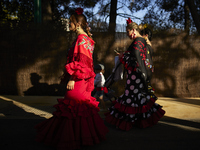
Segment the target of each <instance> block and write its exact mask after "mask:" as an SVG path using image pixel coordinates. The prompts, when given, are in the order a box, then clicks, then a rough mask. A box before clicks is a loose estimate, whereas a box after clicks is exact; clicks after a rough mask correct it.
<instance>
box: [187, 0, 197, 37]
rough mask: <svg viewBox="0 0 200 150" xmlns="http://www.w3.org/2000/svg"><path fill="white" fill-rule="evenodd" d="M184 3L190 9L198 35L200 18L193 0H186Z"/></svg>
mask: <svg viewBox="0 0 200 150" xmlns="http://www.w3.org/2000/svg"><path fill="white" fill-rule="evenodd" d="M186 1H187V3H188V6H189V8H190V12H191V15H192V18H193V20H194V24H195V26H196V28H197V32H198V34H199V35H200V19H199V18H200V16H199V14H198V12H197V8H196V6H195V4H194V0H186Z"/></svg>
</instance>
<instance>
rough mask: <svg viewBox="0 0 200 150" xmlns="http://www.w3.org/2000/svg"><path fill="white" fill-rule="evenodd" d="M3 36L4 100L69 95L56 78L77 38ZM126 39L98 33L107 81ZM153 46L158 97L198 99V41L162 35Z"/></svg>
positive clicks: (35, 33) (41, 32)
mask: <svg viewBox="0 0 200 150" xmlns="http://www.w3.org/2000/svg"><path fill="white" fill-rule="evenodd" d="M0 34H1V36H0V46H1V51H0V67H1V72H0V94H4V95H20V94H21V93H22V94H23V93H24V94H25V95H41V94H42V95H52V94H53V95H57V94H58V93H59V92H60V91H62V90H65V89H66V88H65V87H64V88H63V89H61V87H60V86H61V85H59V84H58V83H59V78H58V77H59V76H61V75H62V70H63V68H64V64H65V63H66V54H67V49H68V48H69V47H70V46H71V44H72V41H73V40H74V39H75V38H74V35H73V34H71V33H67V32H65V31H61V30H59V31H57V30H55V29H53V28H45V29H44V28H41V29H34V28H33V29H32V30H27V31H26V30H12V31H11V30H0ZM116 34H118V33H116ZM124 35H125V34H124V33H122V34H121V33H119V35H118V37H117V36H113V35H109V34H108V33H94V36H93V39H94V41H95V42H96V45H95V50H94V64H98V63H102V64H104V65H105V77H106V78H107V77H108V76H109V75H110V74H111V73H112V69H113V67H114V57H115V56H116V54H115V52H114V51H113V50H114V49H116V50H118V51H123V50H126V49H127V47H128V46H129V44H130V40H128V38H127V37H126V36H124ZM152 40H153V41H152V44H153V49H154V59H153V61H154V65H155V72H154V75H153V78H152V85H153V87H154V88H155V90H156V95H157V96H170V97H198V96H200V92H199V91H200V89H199V87H200V83H199V82H197V81H199V80H200V74H199V73H198V72H200V70H199V68H200V66H199V59H200V51H199V47H200V45H199V43H200V42H199V41H200V40H199V37H195V36H189V39H187V38H186V36H185V35H184V34H177V33H176V34H172V33H166V34H165V33H161V34H157V35H155V36H154V37H153V39H152ZM30 75H31V79H30V77H29V76H30ZM41 77H42V79H41ZM30 80H31V83H30ZM41 80H42V82H41ZM124 85H125V84H124V83H123V82H120V83H116V84H113V88H114V90H115V91H116V93H118V94H119V95H120V93H122V92H123V90H124V88H123V87H124ZM27 89H28V90H27ZM57 91H59V92H57ZM61 93H62V92H61ZM61 95H63V94H61ZM61 95H60V96H61Z"/></svg>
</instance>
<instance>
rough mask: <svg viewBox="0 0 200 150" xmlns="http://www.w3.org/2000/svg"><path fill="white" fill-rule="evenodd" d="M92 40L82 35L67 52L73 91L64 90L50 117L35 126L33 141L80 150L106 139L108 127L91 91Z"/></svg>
mask: <svg viewBox="0 0 200 150" xmlns="http://www.w3.org/2000/svg"><path fill="white" fill-rule="evenodd" d="M93 49H94V41H93V40H92V39H90V38H89V37H88V36H86V35H84V34H81V35H78V37H77V39H76V40H75V41H74V43H73V44H72V47H71V48H70V50H69V52H68V58H67V63H66V65H65V68H66V73H67V74H68V75H70V76H72V78H73V79H74V80H75V86H74V90H67V91H66V93H65V96H64V98H63V99H58V104H56V105H54V107H55V108H56V111H55V112H53V117H51V118H49V119H47V120H45V121H43V122H42V123H40V124H38V125H36V126H35V128H36V129H37V136H36V141H38V142H42V143H45V144H47V145H51V146H54V147H56V148H57V149H65V150H66V149H67V150H73V149H79V148H81V146H83V145H94V144H97V143H99V142H100V141H101V140H104V139H105V135H106V133H107V132H108V128H107V127H106V126H105V125H104V121H103V120H102V119H101V118H100V116H99V114H98V111H99V107H98V103H99V102H97V101H96V99H95V98H94V97H91V92H92V90H93V88H94V77H95V73H94V72H93V59H92V54H93Z"/></svg>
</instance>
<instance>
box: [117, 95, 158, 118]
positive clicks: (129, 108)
mask: <svg viewBox="0 0 200 150" xmlns="http://www.w3.org/2000/svg"><path fill="white" fill-rule="evenodd" d="M155 101H156V99H155V98H150V101H149V102H148V103H147V104H146V105H142V106H141V107H132V106H126V105H123V104H120V103H119V102H117V101H116V100H115V101H113V104H114V107H115V108H116V109H117V110H118V111H120V112H124V113H126V114H136V113H145V112H147V111H148V110H149V109H150V108H151V107H152V106H153V105H154V104H155Z"/></svg>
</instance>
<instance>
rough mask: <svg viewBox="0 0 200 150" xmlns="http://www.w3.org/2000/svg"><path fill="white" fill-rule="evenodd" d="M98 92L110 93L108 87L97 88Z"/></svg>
mask: <svg viewBox="0 0 200 150" xmlns="http://www.w3.org/2000/svg"><path fill="white" fill-rule="evenodd" d="M96 91H104V93H108V89H107V87H96Z"/></svg>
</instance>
